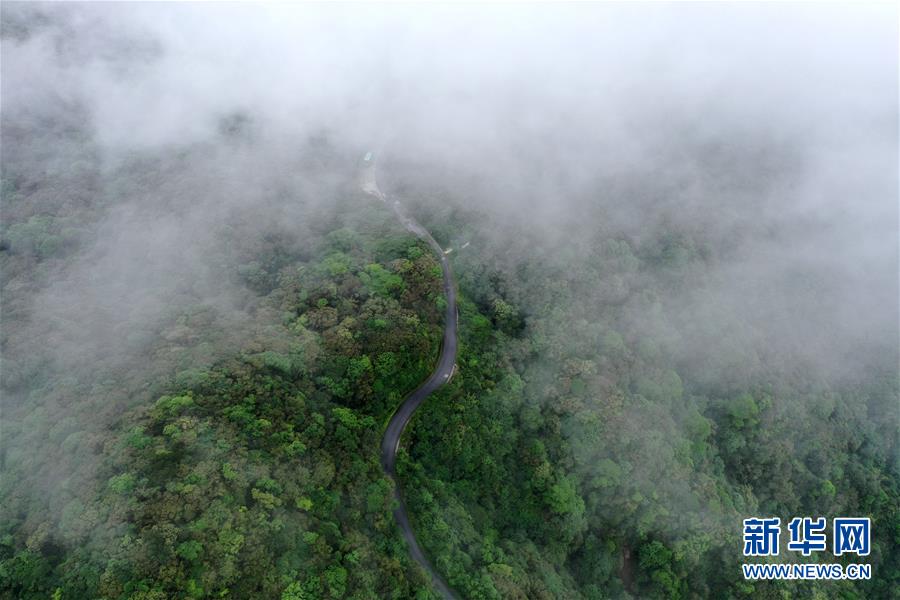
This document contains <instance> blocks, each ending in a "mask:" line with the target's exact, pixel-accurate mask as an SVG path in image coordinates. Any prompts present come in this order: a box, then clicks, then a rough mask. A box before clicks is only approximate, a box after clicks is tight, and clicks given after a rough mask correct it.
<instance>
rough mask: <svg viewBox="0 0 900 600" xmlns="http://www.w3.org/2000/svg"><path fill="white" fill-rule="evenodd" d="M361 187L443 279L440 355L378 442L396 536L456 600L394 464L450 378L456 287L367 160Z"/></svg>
mask: <svg viewBox="0 0 900 600" xmlns="http://www.w3.org/2000/svg"><path fill="white" fill-rule="evenodd" d="M361 186H362V189H363V191H365V192H366V193H368V194H371V195H373V196H375V197H377V198H379V199H380V200H381V201H382V202H384V203H385V204H388V205H389V206H390V208H391V209H392V210H393V211H394V214H395V215H397V218H398V219H399V220H400V222H401V223H403V226H404V227H406V229H407V230H409V231H410V232H412V233H413V234H415V235H416V236H418V237H420V238H422V239H423V240H425V241H426V242H428V245H429V246H431V248H432V250H434V251H435V252H436V253H437V255H438V258H440V261H441V271H442V272H443V277H444V297H445V298H446V299H447V309H446V313H445V315H444V338H443V341H442V342H441V355H440V357H439V358H438V362H437V366H436V367H435V368H434V371H432V373H431V375H429V377H428V379H426V380H425V382H424V383H423V384H422V385H420V386H419V387H418V388H416V389H415V390H414V391H413V392H412V393H411V394H410V395H409V396H407V397H406V399H405V400H404V401H403V404H401V405H400V408H398V409H397V411H396V412H395V413H394V415H393V416H392V417H391V420H390V422H389V423H388V426H387V429H386V430H385V432H384V437H383V438H382V440H381V465H382V467H383V468H384V471H385V473H386V474H387V475H388V477H390V478H391V479H392V480H393V481H394V499H395V500H396V501H397V508H395V509H394V518H395V519H396V520H397V525H398V526H399V527H400V533H401V534H402V535H403V539H404V540H406V544H407V545H408V546H409V552H410V554H411V555H412V557H413V558H414V559H415V561H416V562H417V563H419V564H420V565H421V566H422V568H423V569H425V571H426V572H427V573H428V574H429V575H430V576H431V581H432V583H433V585H434V587H435V589H437V590H438V591H439V592H440V593H441V595H442V596H443V597H444V598H448V599H452V600H456V599H457V596H456V594H454V593H453V590H451V589H450V586H449V585H447V582H446V581H444V578H443V577H441V576H440V574H439V573H438V572H437V570H436V569H435V568H434V566H433V565H432V564H431V561H429V560H428V557H426V556H425V553H424V552H423V551H422V547H421V546H419V542H418V541H416V536H415V533H413V529H412V525H410V523H409V515H408V514H407V512H406V503H405V502H404V501H403V494H402V492H401V490H400V482H399V481H398V480H397V472H396V469H395V467H396V464H397V450H398V449H399V448H400V437H401V436H402V435H403V430H404V429H405V428H406V424H407V423H409V420H410V419H411V418H412V416H413V413H414V412H416V409H417V408H419V406H420V405H421V404H422V402H424V401H425V399H426V398H428V396H429V395H430V394H431V393H432V392H434V391H435V390H437V389H438V388H439V387H441V386H442V385H444V384H445V383H447V382H448V381H449V380H450V377H451V376H452V375H453V369H454V365H455V364H456V347H457V339H456V332H457V327H458V325H459V313H458V312H457V309H456V287H455V286H454V284H453V274H452V273H451V271H450V263H449V261H448V260H447V256H446V255H445V254H444V249H443V248H441V246H440V244H438V243H437V242H436V241H435V239H434V238H433V237H431V234H430V233H429V232H428V230H427V229H425V228H424V227H422V226H421V225H420V224H419V223H418V222H417V221H416V220H415V219H413V218H412V217H410V216H408V215H406V214H405V213H404V212H403V208H402V207H401V206H400V203H399V202H398V201H389V200H388V198H387V196H386V195H385V194H384V193H382V192H381V190H380V189H378V184H377V182H376V180H375V164H374V160H371V164H369V165H367V166H364V168H363V173H362V182H361Z"/></svg>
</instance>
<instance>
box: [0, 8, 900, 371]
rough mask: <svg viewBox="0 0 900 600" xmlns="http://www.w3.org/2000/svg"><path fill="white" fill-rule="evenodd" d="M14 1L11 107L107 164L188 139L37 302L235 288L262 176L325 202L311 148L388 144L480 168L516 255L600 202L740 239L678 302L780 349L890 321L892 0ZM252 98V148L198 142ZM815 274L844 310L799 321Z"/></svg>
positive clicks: (480, 205)
mask: <svg viewBox="0 0 900 600" xmlns="http://www.w3.org/2000/svg"><path fill="white" fill-rule="evenodd" d="M3 11H4V13H3V14H4V18H3V26H4V36H3V41H2V54H3V64H2V67H3V78H2V102H3V113H4V119H6V120H8V121H9V122H15V123H16V124H17V126H20V127H24V128H25V129H26V130H27V128H28V127H29V124H33V126H34V127H35V128H36V129H37V128H38V127H39V124H40V123H41V122H42V119H45V118H46V117H47V116H48V115H53V116H54V117H58V116H60V115H67V116H68V118H72V119H75V120H79V121H80V122H81V121H83V122H84V123H87V126H88V129H89V131H90V132H91V136H90V140H89V144H88V145H86V146H85V148H87V147H88V146H89V147H90V159H91V160H92V161H97V164H98V166H99V168H100V169H101V171H104V172H107V173H109V172H114V170H115V169H117V168H120V167H121V165H122V164H123V163H127V161H129V160H134V159H135V157H136V156H137V157H140V156H164V155H169V156H175V155H176V153H178V152H181V151H185V150H186V149H192V151H191V154H190V155H189V156H190V160H188V161H187V162H185V163H184V164H183V165H180V167H179V168H180V173H181V174H180V176H179V177H178V178H175V179H171V180H166V181H161V182H158V183H159V185H150V186H149V187H146V189H145V188H129V187H127V186H126V187H125V188H123V189H119V190H106V192H107V193H108V194H111V195H114V196H115V197H116V200H115V203H114V204H113V206H112V207H111V208H110V209H109V211H108V213H106V214H105V215H104V216H103V219H104V221H103V224H102V226H101V231H104V232H107V233H108V235H105V236H104V237H103V239H101V240H98V241H97V242H96V245H95V246H94V247H92V248H91V249H90V250H89V251H88V252H86V253H85V255H84V257H83V258H82V259H80V261H79V262H76V264H75V266H74V267H72V268H71V270H70V271H69V272H68V273H67V274H65V276H62V277H60V281H59V282H57V283H54V284H53V285H51V286H50V287H49V288H48V289H47V290H45V291H43V292H42V293H41V294H40V295H39V296H38V297H37V299H36V301H35V310H36V311H38V312H39V313H40V311H44V310H46V311H48V314H51V315H52V314H57V315H58V314H59V313H60V311H62V312H66V311H72V310H75V311H78V310H82V309H87V308H86V307H92V306H93V307H96V306H97V305H98V304H103V302H104V301H109V303H110V306H108V307H106V309H104V310H106V311H112V313H115V312H116V311H121V310H123V309H122V308H121V302H120V300H121V299H122V298H123V297H124V298H130V299H131V301H130V302H129V303H127V304H128V309H127V311H125V312H124V313H122V314H118V316H116V317H115V318H116V319H118V320H119V322H120V324H121V325H122V326H123V327H125V328H131V327H133V326H134V321H135V320H144V319H149V318H152V317H153V316H154V315H155V314H156V313H158V312H159V311H162V310H164V307H165V306H166V302H167V299H169V298H171V297H172V290H171V289H170V288H171V287H172V286H173V285H174V284H173V283H172V282H174V281H175V280H176V279H177V278H179V277H183V276H184V275H185V274H188V275H191V274H196V276H197V279H198V281H199V282H200V283H198V290H199V291H198V292H197V293H199V294H201V295H204V294H207V295H209V300H210V302H216V303H219V304H221V305H223V306H225V305H228V304H229V302H230V300H228V299H227V298H226V299H224V300H223V295H224V296H225V297H227V296H228V295H229V294H230V293H231V291H229V290H223V289H221V288H220V287H217V286H215V285H212V286H211V287H210V288H209V289H206V288H204V287H203V284H202V280H203V274H204V273H206V272H207V271H208V269H209V265H210V261H211V260H212V259H213V256H214V254H215V252H214V250H213V249H214V248H215V244H214V243H213V241H212V240H211V239H208V235H211V234H207V233H205V230H206V229H210V230H212V229H214V227H212V224H215V223H218V224H221V223H223V222H227V221H228V219H229V218H233V215H234V214H236V212H240V211H245V210H250V209H252V210H255V211H256V212H255V213H254V214H255V215H256V218H257V219H258V220H259V222H260V223H267V224H271V223H273V222H279V221H280V220H281V217H282V216H283V215H284V214H285V213H284V211H285V210H288V209H286V208H285V206H281V205H279V204H278V203H277V202H273V201H272V199H271V194H268V192H269V191H271V189H270V190H266V189H265V188H266V186H267V185H268V186H269V187H270V188H272V187H278V185H280V186H281V188H282V189H286V190H288V191H289V192H291V193H294V194H297V195H299V196H303V197H305V198H306V199H307V201H309V202H313V203H314V202H315V201H316V199H317V198H318V197H324V196H326V195H325V194H318V195H317V190H319V191H321V189H322V188H321V187H316V186H317V185H321V181H318V182H317V181H314V179H315V178H311V177H309V176H294V175H290V173H291V169H292V167H291V160H293V158H292V157H293V155H292V152H295V148H296V147H299V146H300V145H302V144H303V143H305V142H306V140H308V139H309V138H310V136H316V135H319V136H326V137H327V138H328V139H329V140H330V142H331V143H332V144H334V145H335V146H337V147H339V148H341V149H342V151H344V152H346V156H348V157H352V156H354V155H355V153H357V152H362V151H365V150H366V149H370V148H375V149H377V150H380V151H381V154H382V156H384V157H385V158H384V161H385V163H384V164H388V163H389V162H393V163H396V164H406V165H413V166H412V167H409V166H408V167H407V168H413V169H414V170H417V171H419V172H425V170H427V169H432V171H429V172H435V173H440V174H441V177H443V178H444V179H445V180H444V181H443V184H444V185H445V186H447V187H449V188H453V187H454V182H460V181H466V182H467V184H466V187H465V189H463V186H461V185H458V184H457V185H456V191H457V192H458V193H457V197H456V198H454V200H453V201H454V202H456V203H458V204H459V205H460V206H462V207H464V208H468V209H477V210H481V211H486V212H487V213H489V214H491V215H493V216H492V218H493V219H495V221H496V223H498V224H503V225H502V226H498V227H497V228H496V230H497V236H498V240H497V242H498V245H502V244H501V241H502V240H504V239H506V238H518V237H522V235H525V234H523V232H528V233H527V235H530V236H535V237H538V238H540V239H545V240H550V242H548V243H549V245H550V247H553V244H565V243H572V244H576V243H577V240H578V239H580V237H581V236H588V235H591V233H592V232H590V231H582V230H580V229H579V228H583V227H585V223H589V222H591V221H590V220H583V219H581V218H580V216H581V215H583V214H584V213H586V212H591V213H592V214H593V211H600V214H602V216H603V219H604V223H606V224H607V225H608V226H609V228H610V230H611V231H615V232H624V233H625V234H626V235H632V236H635V238H636V239H639V238H640V235H641V232H642V231H644V230H646V229H647V228H648V227H649V226H650V225H652V224H655V223H657V222H661V221H664V220H668V221H670V222H671V221H674V222H675V223H679V224H683V225H684V226H689V227H692V228H694V229H697V230H701V231H704V232H706V233H707V234H708V235H709V238H710V239H711V240H712V243H714V244H717V245H718V247H720V248H726V249H727V252H724V253H723V255H722V256H723V257H725V259H723V260H722V261H721V262H720V263H718V264H716V265H714V266H712V267H711V268H714V270H715V274H714V276H713V277H711V281H714V282H716V283H715V284H714V285H712V287H710V288H706V289H702V290H697V291H695V292H694V293H690V294H687V295H685V297H683V298H672V299H670V305H671V307H673V310H676V311H678V310H681V311H687V312H688V313H690V314H691V315H692V316H697V315H698V314H700V315H702V314H716V313H720V312H723V311H724V312H726V313H729V314H739V315H742V316H743V318H747V319H751V320H755V321H756V325H757V327H758V328H761V329H762V330H764V331H765V334H764V337H766V339H765V342H766V343H773V342H778V341H779V340H781V341H783V342H785V343H789V344H790V345H792V346H798V347H803V348H807V349H808V351H809V352H810V354H812V355H815V356H821V355H823V354H826V355H827V354H828V353H829V352H830V349H829V346H830V345H834V344H838V345H840V344H842V343H843V342H844V341H845V340H847V339H852V340H855V341H859V340H861V339H862V340H871V339H872V338H873V337H875V338H879V339H882V340H888V341H890V340H893V339H894V338H895V337H896V324H897V322H896V316H897V315H896V313H897V310H896V309H897V277H898V267H897V241H898V240H897V228H898V215H897V160H898V156H897V130H898V122H897V101H898V100H897V69H898V65H897V51H896V50H897V41H898V40H897V37H898V36H897V12H896V8H895V7H892V6H890V5H879V6H855V5H854V6H850V5H846V6H842V5H831V4H828V5H815V6H813V5H798V6H774V5H731V6H718V5H715V6H714V5H709V4H704V5H692V6H670V5H662V4H648V5H628V6H625V5H584V4H566V5H553V6H549V5H512V4H500V5H494V6H478V7H476V6H469V5H459V6H428V7H419V6H411V5H339V6H333V5H307V6H283V5H278V6H274V5H266V6H261V5H235V4H187V5H170V4H150V3H134V4H84V5H71V4H66V5H36V4H18V3H4V7H3ZM234 114H244V115H247V116H249V118H250V120H251V122H252V129H251V131H252V135H251V139H250V141H249V142H248V143H247V144H245V145H243V146H240V147H234V148H231V147H228V148H223V147H218V146H216V147H215V149H210V150H209V151H208V152H206V153H205V154H204V153H203V152H198V151H197V150H196V149H197V148H198V147H202V146H203V145H204V144H212V145H215V144H216V143H217V140H218V139H219V138H218V136H220V135H221V123H222V119H223V118H226V117H228V116H229V115H234ZM35 140H37V138H35ZM210 147H211V148H212V146H210ZM49 150H50V149H49V148H42V147H41V146H40V143H39V140H38V141H34V142H33V144H32V147H31V148H29V149H28V151H29V152H34V153H36V154H41V153H42V152H44V151H49ZM68 152H70V153H74V154H75V155H76V156H77V154H78V152H79V150H78V149H75V150H72V149H69V150H68ZM297 152H299V151H297ZM23 154H25V155H27V153H23ZM86 154H87V153H86ZM198 156H202V158H199V159H198V158H197V157H198ZM71 158H72V156H71V154H69V155H67V156H66V157H65V158H64V159H61V162H60V165H59V168H60V169H61V170H62V169H65V168H68V167H69V166H70V165H71V162H70V159H71ZM170 160H173V161H175V162H177V160H178V159H170ZM341 176H342V175H341V174H340V173H330V174H322V175H321V177H320V179H327V180H328V181H330V182H333V181H337V180H339V179H340V178H341ZM273 181H277V182H278V185H275V184H272V182H273ZM407 202H409V203H410V204H411V205H412V206H413V207H415V200H410V199H408V200H407ZM292 216H293V217H295V218H297V219H300V220H302V214H293V213H292ZM526 237H527V236H526ZM176 258H177V260H176ZM135 273H139V276H135ZM807 275H811V276H812V277H813V278H814V279H816V280H817V281H818V283H817V285H818V286H820V287H818V288H816V289H815V290H813V292H814V293H813V296H816V297H819V298H821V302H822V303H823V304H824V306H822V307H820V308H821V312H820V313H817V314H818V315H819V317H820V318H810V319H808V322H804V317H805V316H807V314H808V312H809V311H808V309H809V304H808V301H809V297H808V296H809V294H808V292H809V291H810V290H809V289H807V290H806V293H807V296H804V298H805V300H803V301H801V302H799V303H798V302H797V301H796V299H795V297H796V296H797V295H798V289H801V288H803V286H804V285H805V284H804V283H803V281H805V279H804V278H805V277H806V276H807ZM176 276H177V277H176ZM822 286H824V287H822ZM823 290H824V292H825V293H824V294H823V293H822V292H823ZM800 295H801V296H802V294H800ZM61 299H64V300H61ZM73 299H74V300H75V301H73ZM585 301H586V302H589V299H585ZM142 307H143V308H142ZM814 312H815V311H814ZM109 314H110V313H109V312H104V318H108V317H109ZM64 320H65V321H66V323H68V325H69V326H73V324H75V325H74V326H75V328H76V330H77V324H78V323H79V322H81V319H80V318H79V317H78V315H77V314H76V315H72V314H67V315H66V316H65V318H64ZM829 328H833V330H831V329H829ZM95 334H96V331H95V330H85V331H84V332H82V335H95ZM73 335H75V336H76V337H77V335H78V332H77V331H75V332H74V333H73ZM890 343H891V344H893V342H892V341H890ZM694 350H695V349H691V351H694ZM825 358H827V357H825ZM828 362H829V361H828V360H825V363H826V364H828Z"/></svg>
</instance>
